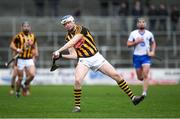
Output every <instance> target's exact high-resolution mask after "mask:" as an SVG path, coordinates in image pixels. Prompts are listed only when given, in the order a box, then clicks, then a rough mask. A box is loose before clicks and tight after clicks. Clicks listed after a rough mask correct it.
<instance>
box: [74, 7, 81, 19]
mask: <svg viewBox="0 0 180 119" xmlns="http://www.w3.org/2000/svg"><path fill="white" fill-rule="evenodd" d="M73 16H75V17H76V18H77V17H80V16H81V9H80V8H77V9H76V10H75V11H74V13H73Z"/></svg>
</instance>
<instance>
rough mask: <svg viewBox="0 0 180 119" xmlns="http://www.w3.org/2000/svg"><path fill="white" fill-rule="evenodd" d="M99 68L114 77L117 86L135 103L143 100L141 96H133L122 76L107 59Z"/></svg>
mask: <svg viewBox="0 0 180 119" xmlns="http://www.w3.org/2000/svg"><path fill="white" fill-rule="evenodd" d="M99 70H100V71H101V72H102V73H104V74H106V75H108V76H109V77H111V78H112V79H114V80H115V81H116V82H117V84H118V86H119V87H120V88H121V89H122V90H123V91H124V92H125V93H126V94H127V95H128V96H129V97H130V99H131V100H132V102H133V103H134V104H135V105H136V104H138V103H139V102H140V101H142V100H143V97H141V96H138V97H137V96H134V94H133V92H132V91H131V89H130V88H129V86H128V84H127V83H126V81H125V80H124V78H123V76H122V75H121V74H119V73H118V72H117V71H116V70H115V68H114V67H113V66H112V65H111V64H110V63H109V62H108V61H105V63H104V64H103V65H102V66H101V67H100V68H99Z"/></svg>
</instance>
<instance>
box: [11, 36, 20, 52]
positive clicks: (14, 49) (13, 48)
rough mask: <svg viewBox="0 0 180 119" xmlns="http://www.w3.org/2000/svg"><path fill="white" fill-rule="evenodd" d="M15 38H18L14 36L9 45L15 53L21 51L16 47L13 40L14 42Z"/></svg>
mask: <svg viewBox="0 0 180 119" xmlns="http://www.w3.org/2000/svg"><path fill="white" fill-rule="evenodd" d="M17 40H18V37H15V38H14V39H13V40H12V41H11V43H10V46H9V47H10V48H11V49H12V50H13V51H15V52H16V53H23V51H22V49H19V48H17V47H16V45H15V42H16V41H17Z"/></svg>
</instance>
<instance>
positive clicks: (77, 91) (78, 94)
mask: <svg viewBox="0 0 180 119" xmlns="http://www.w3.org/2000/svg"><path fill="white" fill-rule="evenodd" d="M80 98H81V89H74V102H75V106H78V107H80Z"/></svg>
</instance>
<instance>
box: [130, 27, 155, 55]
mask: <svg viewBox="0 0 180 119" xmlns="http://www.w3.org/2000/svg"><path fill="white" fill-rule="evenodd" d="M136 38H143V39H144V42H141V43H139V44H137V45H135V46H134V53H133V54H134V55H146V54H147V51H148V50H149V48H150V42H153V41H154V35H153V34H152V33H151V32H150V31H148V30H144V32H142V33H140V32H139V30H134V31H132V32H131V33H130V36H129V38H128V41H135V39H136Z"/></svg>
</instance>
